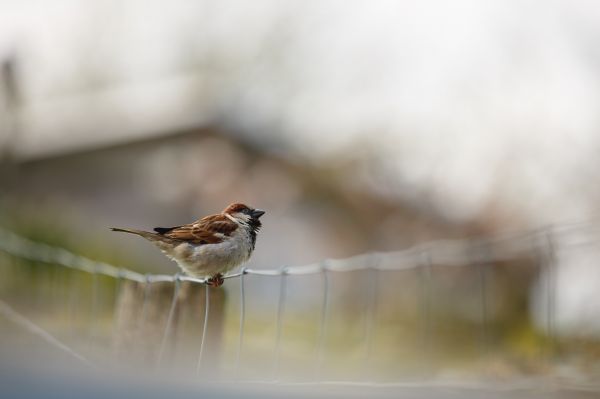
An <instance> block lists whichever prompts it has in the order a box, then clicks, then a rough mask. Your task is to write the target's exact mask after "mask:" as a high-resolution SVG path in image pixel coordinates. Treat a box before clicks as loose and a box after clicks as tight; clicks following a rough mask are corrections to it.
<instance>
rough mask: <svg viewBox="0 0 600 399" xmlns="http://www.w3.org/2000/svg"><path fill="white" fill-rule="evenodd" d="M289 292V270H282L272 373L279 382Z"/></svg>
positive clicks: (283, 268)
mask: <svg viewBox="0 0 600 399" xmlns="http://www.w3.org/2000/svg"><path fill="white" fill-rule="evenodd" d="M286 290H287V269H286V268H285V267H282V268H281V276H280V279H279V297H278V301H277V325H276V335H275V353H274V358H273V370H272V373H271V376H272V379H273V380H275V381H278V380H279V365H280V361H281V337H282V329H283V317H284V314H285V300H286V296H287V295H286V294H287V293H286Z"/></svg>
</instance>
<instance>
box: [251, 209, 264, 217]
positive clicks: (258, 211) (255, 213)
mask: <svg viewBox="0 0 600 399" xmlns="http://www.w3.org/2000/svg"><path fill="white" fill-rule="evenodd" d="M264 214H265V211H263V210H261V209H254V210H253V211H252V217H253V218H254V219H258V218H259V217H261V216H262V215H264Z"/></svg>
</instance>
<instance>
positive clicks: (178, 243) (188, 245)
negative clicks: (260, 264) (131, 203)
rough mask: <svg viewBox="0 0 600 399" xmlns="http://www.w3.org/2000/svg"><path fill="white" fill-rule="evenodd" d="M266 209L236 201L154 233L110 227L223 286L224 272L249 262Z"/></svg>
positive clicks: (213, 284) (156, 228) (190, 271)
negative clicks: (140, 240) (215, 211)
mask: <svg viewBox="0 0 600 399" xmlns="http://www.w3.org/2000/svg"><path fill="white" fill-rule="evenodd" d="M264 214H265V211H263V210H260V209H254V208H251V207H249V206H247V205H244V204H240V203H233V204H231V205H229V206H228V207H227V208H225V209H224V210H223V212H221V213H218V214H215V215H209V216H205V217H203V218H202V219H199V220H197V221H195V222H193V223H190V224H184V225H182V226H175V227H155V228H154V232H149V231H143V230H136V229H125V228H118V227H111V230H112V231H120V232H124V233H131V234H136V235H138V236H141V237H143V238H145V239H146V240H148V241H150V242H152V243H153V244H154V245H156V246H157V247H158V248H159V249H160V250H161V251H162V252H163V253H164V254H165V255H167V256H168V257H169V258H171V259H172V260H174V261H175V262H176V263H177V265H179V267H180V268H181V269H182V270H183V271H184V272H185V273H186V274H187V275H189V276H191V277H196V278H205V279H206V282H207V284H209V285H211V286H213V287H219V286H221V285H223V282H224V279H223V274H224V273H226V272H228V271H229V270H232V269H234V268H235V267H237V266H239V265H240V264H242V263H244V262H246V261H247V260H248V259H249V258H250V255H252V252H253V251H254V246H255V244H256V234H257V233H258V231H259V230H260V228H261V226H262V224H261V222H260V220H259V219H260V217H261V216H262V215H264Z"/></svg>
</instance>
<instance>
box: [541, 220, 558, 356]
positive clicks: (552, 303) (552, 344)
mask: <svg viewBox="0 0 600 399" xmlns="http://www.w3.org/2000/svg"><path fill="white" fill-rule="evenodd" d="M544 238H545V245H544V248H545V251H544V252H545V254H544V255H545V256H544V263H545V269H546V302H547V303H546V324H547V325H546V328H547V335H548V354H547V356H548V359H547V361H548V363H549V365H550V364H551V363H552V361H553V358H554V355H555V350H556V328H555V327H556V326H555V311H556V295H557V292H556V291H557V287H556V246H555V243H554V237H553V233H552V228H548V229H547V230H546V234H545V235H544Z"/></svg>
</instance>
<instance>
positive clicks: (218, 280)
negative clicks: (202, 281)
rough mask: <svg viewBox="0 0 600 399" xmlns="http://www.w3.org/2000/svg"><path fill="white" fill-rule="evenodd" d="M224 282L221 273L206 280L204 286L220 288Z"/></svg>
mask: <svg viewBox="0 0 600 399" xmlns="http://www.w3.org/2000/svg"><path fill="white" fill-rule="evenodd" d="M224 282H225V279H224V278H223V275H222V274H221V273H218V274H215V275H214V276H212V277H211V278H209V279H208V280H206V284H208V285H210V286H211V287H215V288H216V287H220V286H222V285H223V283H224Z"/></svg>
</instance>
